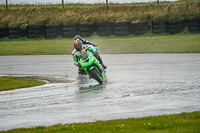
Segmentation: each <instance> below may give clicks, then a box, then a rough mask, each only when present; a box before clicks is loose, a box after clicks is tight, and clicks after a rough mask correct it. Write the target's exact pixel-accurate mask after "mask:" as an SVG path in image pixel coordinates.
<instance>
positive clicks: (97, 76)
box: [90, 68, 103, 84]
mask: <svg viewBox="0 0 200 133" xmlns="http://www.w3.org/2000/svg"><path fill="white" fill-rule="evenodd" d="M90 74H91V77H92V78H94V79H96V80H97V82H99V84H102V83H103V78H102V76H101V73H100V72H98V70H97V69H95V68H93V69H92V70H91V71H90Z"/></svg>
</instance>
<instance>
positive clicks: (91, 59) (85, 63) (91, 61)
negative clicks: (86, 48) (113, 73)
mask: <svg viewBox="0 0 200 133" xmlns="http://www.w3.org/2000/svg"><path fill="white" fill-rule="evenodd" d="M80 64H81V66H82V67H83V68H88V67H90V66H91V65H92V64H99V61H98V60H97V59H96V57H94V56H93V55H92V54H88V57H87V58H86V59H84V60H83V59H80Z"/></svg>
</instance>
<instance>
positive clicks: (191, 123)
mask: <svg viewBox="0 0 200 133" xmlns="http://www.w3.org/2000/svg"><path fill="white" fill-rule="evenodd" d="M199 123H200V112H192V113H181V114H173V115H162V116H150V117H144V118H131V119H120V120H109V121H97V122H92V123H74V124H67V125H62V124H58V125H54V126H50V127H43V126H38V127H35V128H20V129H14V130H10V131H6V133H30V132H31V133H46V132H54V133H62V132H67V133H138V132H139V133H199V132H200V127H199Z"/></svg>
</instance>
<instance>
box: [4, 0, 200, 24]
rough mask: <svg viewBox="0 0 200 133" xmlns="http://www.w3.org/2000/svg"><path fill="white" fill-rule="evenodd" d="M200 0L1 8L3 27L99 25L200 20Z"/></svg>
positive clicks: (10, 6) (11, 6)
mask: <svg viewBox="0 0 200 133" xmlns="http://www.w3.org/2000/svg"><path fill="white" fill-rule="evenodd" d="M199 3H200V0H181V2H180V1H178V2H160V4H159V5H157V4H156V3H140V4H138V3H133V4H109V7H107V6H106V5H105V4H92V5H87V4H66V5H65V8H64V9H62V6H61V5H9V9H8V10H6V8H5V6H4V5H2V6H0V18H1V19H0V27H7V26H9V27H10V26H22V25H25V24H28V25H43V24H62V23H97V22H104V21H111V22H113V21H133V22H136V21H149V22H151V21H152V20H160V21H164V20H169V21H174V20H182V19H190V18H195V17H200V15H199V13H200V4H199Z"/></svg>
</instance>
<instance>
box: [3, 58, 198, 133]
mask: <svg viewBox="0 0 200 133" xmlns="http://www.w3.org/2000/svg"><path fill="white" fill-rule="evenodd" d="M102 56H103V60H104V62H105V64H106V65H107V66H108V69H107V82H106V83H104V84H103V85H98V83H97V82H96V81H94V80H92V79H89V78H88V77H87V76H80V75H78V74H77V68H76V67H75V66H74V65H73V59H72V57H71V55H44V56H0V75H1V76H3V75H6V76H22V77H27V76H28V77H29V78H30V77H31V78H37V79H41V80H47V81H49V82H48V83H47V84H46V85H43V86H37V87H31V88H23V89H18V90H11V91H3V92H0V130H8V129H12V128H20V127H35V126H40V125H42V126H49V125H53V124H58V123H62V124H65V123H74V122H92V121H97V120H111V119H120V118H135V117H144V116H150V115H151V116H153V115H163V114H173V113H181V112H192V111H200V72H199V68H200V54H133V55H102Z"/></svg>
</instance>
